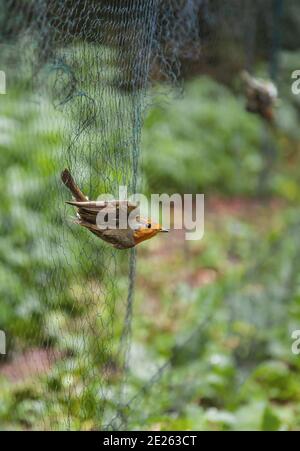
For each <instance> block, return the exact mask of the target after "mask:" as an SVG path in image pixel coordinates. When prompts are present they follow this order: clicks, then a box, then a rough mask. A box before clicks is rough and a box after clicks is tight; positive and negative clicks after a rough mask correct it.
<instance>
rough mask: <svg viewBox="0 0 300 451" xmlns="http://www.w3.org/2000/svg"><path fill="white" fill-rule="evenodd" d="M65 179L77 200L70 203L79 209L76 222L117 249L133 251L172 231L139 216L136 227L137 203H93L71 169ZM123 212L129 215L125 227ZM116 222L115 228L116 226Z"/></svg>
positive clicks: (124, 201) (64, 175) (119, 201)
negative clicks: (131, 217) (131, 218)
mask: <svg viewBox="0 0 300 451" xmlns="http://www.w3.org/2000/svg"><path fill="white" fill-rule="evenodd" d="M61 179H62V181H63V183H64V184H65V186H66V187H67V188H69V190H70V191H71V193H72V195H73V197H74V200H72V201H67V202H66V203H67V204H69V205H72V206H74V207H76V208H77V218H76V219H75V221H74V222H75V223H76V224H79V225H81V226H82V227H85V228H87V229H88V230H89V231H90V232H92V233H93V234H94V235H96V236H97V237H98V238H101V239H102V240H104V241H106V242H108V243H109V244H111V245H112V246H113V247H115V248H117V249H129V248H131V247H134V246H136V245H137V244H139V243H141V242H142V241H146V240H149V239H150V238H153V237H154V236H156V235H157V234H158V233H159V232H168V230H166V229H164V228H162V227H161V226H160V225H159V224H156V223H155V222H153V221H151V220H149V219H145V218H141V217H140V216H138V215H137V216H136V220H135V221H134V225H133V226H130V225H129V222H128V216H129V214H130V213H131V212H133V210H137V208H138V204H137V203H134V202H130V201H127V200H109V201H89V200H88V198H87V197H86V196H85V195H84V194H83V193H82V192H81V190H80V189H79V187H78V186H77V184H76V183H75V181H74V179H73V177H72V175H71V173H70V171H69V170H68V169H65V170H64V171H63V172H62V174H61ZM122 213H124V215H126V216H125V217H126V220H127V221H126V224H127V225H126V227H125V228H123V227H122V228H120V227H118V225H119V218H120V216H121V214H122ZM99 214H101V217H100V216H99ZM108 215H110V216H111V217H112V218H113V220H112V222H107V218H108ZM124 215H123V217H124ZM112 223H113V224H114V227H112V225H111V224H112Z"/></svg>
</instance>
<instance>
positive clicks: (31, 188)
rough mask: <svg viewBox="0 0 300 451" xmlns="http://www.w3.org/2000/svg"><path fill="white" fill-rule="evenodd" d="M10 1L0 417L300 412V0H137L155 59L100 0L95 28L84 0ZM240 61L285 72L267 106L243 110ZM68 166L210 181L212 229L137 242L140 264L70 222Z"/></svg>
mask: <svg viewBox="0 0 300 451" xmlns="http://www.w3.org/2000/svg"><path fill="white" fill-rule="evenodd" d="M2 2H3V5H2V6H3V8H1V13H0V14H1V16H0V22H1V20H2V21H3V22H2V24H5V26H4V25H3V27H2V34H1V43H2V44H1V45H0V50H1V57H0V70H4V71H5V72H6V74H7V88H6V91H7V92H6V94H5V95H0V165H1V178H0V189H1V194H2V197H1V205H0V211H1V215H0V330H2V331H4V332H5V333H6V336H7V353H6V355H1V356H0V384H1V392H0V427H1V429H4V430H6V429H22V430H23V429H25V430H31V429H84V430H92V429H98V428H101V429H105V428H107V429H109V428H111V429H122V428H123V429H129V430H132V429H146V430H275V431H276V430H299V429H300V407H299V405H300V404H299V401H300V378H299V371H300V355H295V354H293V352H292V344H293V341H294V340H293V339H292V333H293V331H295V330H299V329H300V275H299V274H300V242H299V227H300V209H299V202H300V184H299V183H300V175H299V170H298V168H299V166H298V165H299V160H300V129H299V116H300V94H299V95H296V94H293V93H292V90H291V87H292V83H293V81H295V80H293V79H292V73H293V72H294V71H295V70H300V31H299V30H300V4H299V2H297V0H290V1H289V2H283V1H279V0H265V1H262V0H256V1H252V2H250V1H246V0H243V2H242V4H243V5H242V7H241V5H240V3H239V2H236V1H232V2H229V1H228V2H226V1H225V2H224V1H222V2H220V1H192V2H185V1H184V2H178V3H176V2H175V6H174V2H172V1H170V2H165V3H164V6H163V5H162V4H161V5H160V9H159V10H158V11H156V15H155V17H154V16H153V14H152V13H153V11H152V9H151V8H153V5H152V3H153V2H151V1H145V2H144V8H146V7H147V8H148V9H149V11H150V15H149V16H148V14H149V11H148V10H147V11H146V9H144V10H143V11H142V13H141V14H142V18H143V20H144V19H145V21H144V22H143V23H144V26H145V29H146V30H147V32H145V36H146V37H147V39H146V38H145V37H144V41H143V43H144V44H143V45H144V47H145V48H146V49H148V50H147V51H148V52H149V55H150V56H149V55H148V53H147V55H148V56H149V66H147V68H146V67H145V66H144V63H145V60H144V57H143V53H141V52H140V51H139V49H138V50H134V51H133V50H132V48H136V46H137V45H138V39H137V36H131V35H130V33H129V31H128V30H127V29H126V27H125V32H124V30H123V31H121V28H122V27H121V26H120V24H119V22H118V20H119V19H118V18H117V15H115V16H112V18H110V19H111V20H112V22H111V21H110V20H108V19H109V16H105V14H112V13H108V12H107V11H106V9H105V8H104V6H103V5H102V10H101V12H102V16H97V15H96V17H99V18H100V22H101V18H103V21H104V22H103V23H106V22H105V21H107V23H108V24H109V26H107V28H106V32H105V34H104V35H103V36H102V35H100V32H99V33H98V34H97V30H98V29H97V27H98V26H99V24H97V23H96V21H93V20H90V21H89V20H85V16H84V13H82V11H83V9H82V5H81V2H80V1H76V2H73V6H74V3H76V8H75V7H74V8H72V2H64V8H65V9H64V10H63V9H61V10H60V9H59V5H60V6H61V2H59V1H56V2H55V1H52V2H43V1H42V2H36V5H37V3H39V5H38V6H37V8H41V5H42V4H45V5H46V6H47V7H48V8H46V10H39V16H38V17H39V20H37V19H36V17H35V12H36V10H34V9H32V7H33V4H34V2H30V1H28V2H23V7H22V8H20V5H19V4H18V2H17V1H3V0H2ZM25 3H26V8H27V9H26V8H25V6H24V5H25ZM68 3H70V4H71V5H69V4H68ZM94 3H95V2H91V5H94ZM102 3H103V2H99V5H100V4H102ZM108 3H109V4H110V6H111V8H112V9H113V8H118V5H119V3H118V2H117V1H112V0H111V1H110V2H108ZM131 3H132V2H130V1H128V2H127V1H126V5H127V4H128V5H129V6H130V5H131ZM137 3H138V4H139V6H140V5H141V4H142V3H143V2H141V1H140V0H139V1H138V2H137ZM179 3H180V6H178V5H179ZM181 3H182V4H181ZM49 5H50V6H49ZM128 5H127V6H128ZM151 5H152V6H151ZM123 6H124V2H123ZM129 6H128V7H129ZM55 7H57V9H55ZM69 7H70V8H69ZM130 7H131V6H130ZM53 8H54V9H53ZM68 8H69V9H68ZM91 8H92V6H91ZM95 8H96V7H95ZM16 11H18V14H17V13H16ZM71 11H72V12H71ZM80 12H81V14H79V13H80ZM98 12H99V11H98ZM44 14H45V17H46V19H48V20H42V19H41V17H42V16H43V15H44ZM89 14H90V17H91V18H92V17H94V16H93V10H92V9H91V10H90V11H89ZM130 14H132V12H131V13H130ZM134 14H138V9H137V10H134ZM131 17H132V16H131ZM148 17H151V20H150V19H149V23H148V22H147V21H148ZM113 20H114V21H115V22H113ZM153 21H155V24H156V25H157V28H156V33H155V34H154V36H152V35H151V36H152V38H151V39H152V41H151V45H149V46H148V47H147V45H148V44H147V42H148V37H149V33H150V31H149V30H152V25H151V26H150V25H149V24H150V22H151V24H153V23H154V22H153ZM66 23H68V24H69V25H68V28H66V25H65V24H66ZM29 24H30V27H31V28H30V27H29ZM32 24H35V25H34V27H33V25H32ZM49 24H50V25H49ZM145 24H146V25H145ZM47 27H48V29H47ZM51 27H52V28H51ZM28 30H29V31H28ZM51 30H55V33H53V34H51ZM83 30H84V31H83ZM130 30H131V28H130ZM67 31H68V32H67ZM113 32H114V33H119V36H121V37H120V38H119V39H117V40H114V39H113V38H112V34H113ZM122 33H123V34H122ZM124 33H125V34H124ZM41 36H42V38H43V39H44V38H45V36H46V41H45V40H44V41H43V43H42V45H40V41H39V39H40V38H41ZM61 36H63V39H62V38H61ZM91 36H92V37H91ZM96 36H97V37H98V36H100V37H99V43H98V42H97V40H96V38H95V37H96ZM124 36H126V37H128V36H131V37H128V41H129V43H128V42H127V41H126V39H125V38H124ZM83 42H84V45H83ZM139 42H140V41H139ZM24 43H25V44H26V45H24ZM46 44H47V45H46ZM129 47H130V48H131V47H132V48H131V50H130V53H129V52H128V55H129V56H128V55H127V53H126V51H128V48H129ZM12 49H13V51H12ZM41 49H42V51H41ZM53 49H55V58H54V59H55V61H54V63H53V64H54V66H55V64H56V66H55V67H56V69H55V70H57V67H58V68H59V71H60V72H59V76H57V72H56V75H55V80H54V81H53V80H52V81H51V86H52V88H51V89H50V90H49V89H48V81H47V82H45V80H46V78H45V73H47V80H48V79H49V77H50V78H51V77H52V75H53V70H52V69H53V66H50V69H49V64H50V63H49V61H50V60H51V58H53V53H54V52H53ZM115 49H117V50H115ZM99 52H100V53H101V59H100V58H99V54H100V53H99ZM115 52H117V53H115ZM122 53H123V57H121V56H120V55H121V54H122ZM63 54H64V57H63V56H62V55H63ZM95 58H99V59H98V60H97V64H96V63H95ZM141 60H143V61H142V62H141ZM33 61H34V66H33V65H32V62H33ZM88 63H89V64H88ZM141 65H143V67H142V68H141ZM70 68H72V70H74V71H75V74H77V75H76V76H74V77H73V72H72V71H71V70H70ZM244 69H247V70H248V71H249V72H250V73H252V74H253V75H254V76H256V77H262V78H264V79H267V80H272V81H273V82H274V83H275V84H276V85H277V87H278V92H279V100H278V102H277V103H276V106H275V107H274V121H273V122H272V123H270V122H268V121H267V120H266V119H264V118H263V117H261V116H260V115H259V114H253V113H250V112H248V111H247V110H246V97H245V86H244V83H243V81H242V79H241V71H242V70H244ZM49 74H50V76H49ZM66 79H67V83H66ZM75 80H77V81H78V84H79V85H80V89H79V88H78V90H77V91H76V100H75V101H74V97H75V96H74V91H72V90H71V91H68V87H70V86H72V83H73V84H74V85H75V84H76V82H75ZM104 81H105V83H106V84H105V88H103V91H102V90H101V89H99V86H102V85H104ZM53 87H54V89H53ZM76 89H77V88H76ZM91 98H92V99H93V100H92V101H90V99H91ZM62 99H63V100H62ZM70 99H73V100H72V102H73V103H71V106H70V105H69V104H70V102H69V100H70ZM74 102H75V103H74ZM104 104H105V105H104ZM95 105H96V106H95ZM98 105H100V107H101V108H102V107H103V108H104V112H105V114H104V115H103V122H101V121H102V119H101V120H100V119H98V117H100V116H101V115H100V113H99V111H100V107H99V108H98ZM66 109H68V112H66ZM128 111H129V113H128V115H127V113H126V112H128ZM137 111H138V113H136V112H137ZM132 112H134V113H135V114H131V113H132ZM124 113H125V114H124ZM79 116H80V122H79V123H78V117H79ZM91 117H92V118H93V120H92V125H90V123H89V120H90V118H91ZM95 117H96V119H95ZM66 118H67V119H66ZM93 121H94V122H93ZM121 121H122V126H120V124H121ZM87 123H89V125H88V127H87V128H84V132H83V133H82V130H81V131H80V133H81V137H80V138H78V136H77V133H78V130H80V126H82V125H83V127H86V124H87ZM78 124H79V125H78ZM101 127H102V128H101ZM99 129H101V130H102V131H101V132H97V130H99ZM132 129H135V130H136V131H135V133H133V132H132V133H131V130H132ZM103 130H105V131H103ZM120 130H121V131H120ZM80 133H78V135H79V134H80ZM74 136H77V138H78V139H77V141H76V142H75V140H74V139H73V138H74ZM82 136H83V137H82ZM72 137H73V138H72ZM100 141H101V144H99V142H100ZM103 143H105V145H104V144H103ZM123 147H124V149H125V150H126V149H128V150H126V152H127V153H126V154H122V151H121V148H122V149H123ZM74 148H76V149H79V150H78V152H77V153H76V152H75V150H74ZM95 149H96V150H97V152H98V153H99V155H100V157H99V158H98V157H97V158H98V159H97V160H95V158H94V157H95V155H96V153H97V152H96V150H95ZM131 149H133V151H131ZM137 149H140V158H139V159H138V157H137V155H136V154H137ZM124 161H125V162H124ZM95 162H96V163H95ZM69 164H70V165H71V166H72V167H73V168H74V171H75V173H76V175H77V177H78V178H79V182H80V186H82V187H83V189H85V191H86V192H88V193H89V194H91V193H92V192H95V191H97V189H98V190H100V189H101V190H102V192H103V191H104V190H107V191H108V190H110V189H111V190H114V189H115V188H116V186H117V185H118V183H119V182H121V181H124V177H125V181H127V182H128V183H129V184H130V186H131V189H132V191H134V190H135V189H136V186H138V187H139V189H140V190H142V192H143V193H145V194H147V195H150V194H151V193H164V192H165V193H169V194H172V193H181V194H184V193H194V194H195V193H204V194H205V235H204V238H203V239H202V240H201V241H189V242H188V241H185V239H184V231H171V232H170V234H169V235H168V236H165V235H164V236H161V237H160V236H159V237H157V238H156V239H153V240H151V241H149V242H146V243H143V244H142V245H141V246H140V247H139V248H138V249H137V265H136V268H135V267H134V263H133V257H132V255H131V256H130V255H127V251H126V252H124V253H123V254H122V255H121V256H120V253H119V252H117V254H115V252H114V251H110V250H107V247H106V245H102V244H101V243H100V244H99V243H98V241H97V240H94V238H93V237H89V238H88V239H89V243H87V242H86V240H87V235H86V232H85V231H81V230H80V231H77V229H76V227H75V226H74V225H72V224H71V223H70V224H68V225H67V226H66V225H65V224H66V220H65V219H66V217H69V216H70V215H71V214H72V209H67V210H66V209H65V207H64V206H63V201H64V200H66V199H68V197H69V193H67V192H66V191H64V189H63V188H62V187H61V184H60V182H59V173H60V170H61V169H63V167H62V166H63V165H69ZM91 173H92V174H94V177H96V176H97V174H98V173H101V180H100V181H98V182H97V183H98V185H97V186H95V185H94V184H93V178H92V177H91V176H90V174H91ZM124 174H125V175H124ZM99 177H100V176H99ZM97 180H98V179H97ZM93 190H94V191H93ZM113 192H114V191H113ZM61 212H63V213H61ZM78 243H79V244H78ZM128 259H130V262H129V264H128ZM128 268H129V269H128ZM128 271H129V283H128ZM134 272H135V277H136V283H135V296H134V303H133V305H132V297H131V294H132V289H133V279H134V277H133V276H134V274H133V273H134ZM128 290H129V295H128ZM126 299H127V301H126ZM126 302H127V305H125V304H126ZM128 306H129V307H128ZM124 315H125V316H124ZM120 400H121V401H120Z"/></svg>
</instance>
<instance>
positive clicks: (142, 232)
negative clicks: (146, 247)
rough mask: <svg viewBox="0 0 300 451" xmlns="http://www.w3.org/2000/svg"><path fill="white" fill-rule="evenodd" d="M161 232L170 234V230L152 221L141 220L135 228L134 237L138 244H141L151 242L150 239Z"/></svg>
mask: <svg viewBox="0 0 300 451" xmlns="http://www.w3.org/2000/svg"><path fill="white" fill-rule="evenodd" d="M160 232H168V230H167V229H164V228H163V227H162V226H161V225H160V224H157V223H155V222H154V221H151V220H150V219H144V218H140V220H139V222H138V223H137V225H136V227H135V230H134V234H133V236H134V239H135V242H136V244H139V243H141V242H142V241H146V240H150V238H153V237H154V236H155V235H157V234H158V233H160Z"/></svg>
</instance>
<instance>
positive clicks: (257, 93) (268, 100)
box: [241, 71, 278, 123]
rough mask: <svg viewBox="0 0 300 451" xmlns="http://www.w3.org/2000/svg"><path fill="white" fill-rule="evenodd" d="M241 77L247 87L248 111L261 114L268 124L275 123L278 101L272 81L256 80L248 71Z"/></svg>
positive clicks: (276, 91)
mask: <svg viewBox="0 0 300 451" xmlns="http://www.w3.org/2000/svg"><path fill="white" fill-rule="evenodd" d="M241 77H242V79H243V81H244V82H245V86H246V97H247V104H246V109H247V111H249V112H250V113H256V114H259V115H260V116H261V117H263V118H264V119H265V120H266V121H267V122H270V123H272V122H274V119H275V117H274V107H275V105H276V102H277V100H278V90H277V87H276V86H275V84H274V83H273V82H272V81H270V80H262V79H260V78H255V77H253V76H251V75H250V74H249V73H248V72H247V71H243V72H242V73H241Z"/></svg>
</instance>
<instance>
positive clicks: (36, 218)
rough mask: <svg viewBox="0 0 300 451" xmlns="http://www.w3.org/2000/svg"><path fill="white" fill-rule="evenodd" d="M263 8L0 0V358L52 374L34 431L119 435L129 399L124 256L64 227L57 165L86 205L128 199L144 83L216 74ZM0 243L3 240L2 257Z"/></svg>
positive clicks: (128, 293) (130, 283) (134, 181)
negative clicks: (0, 338)
mask: <svg viewBox="0 0 300 451" xmlns="http://www.w3.org/2000/svg"><path fill="white" fill-rule="evenodd" d="M224 3H226V5H224ZM241 3H242V7H241ZM262 3H263V6H264V8H265V7H266V5H265V4H266V2H265V1H264V2H262V1H259V0H257V1H256V2H253V1H252V2H250V1H244V2H238V1H232V2H223V1H217V0H216V1H208V0H182V1H173V0H167V1H159V0H105V1H100V0H97V1H96V0H72V1H71V0H70V1H69V0H67V1H66V0H27V1H20V0H1V13H0V23H1V65H3V67H5V70H6V74H7V80H8V87H9V90H8V96H9V104H4V106H3V105H1V107H2V108H4V110H5V112H6V116H7V117H9V118H10V119H9V121H8V123H7V124H6V127H7V129H8V130H9V129H10V127H14V130H16V131H15V132H14V135H13V137H12V135H11V134H10V135H9V140H10V141H9V143H6V144H4V145H9V148H10V151H11V166H10V168H9V169H8V170H7V171H6V174H5V177H4V180H3V189H9V191H10V198H9V203H8V205H6V211H7V214H6V215H5V217H4V219H3V221H2V228H3V231H4V238H3V239H2V238H1V240H3V243H2V255H1V259H2V263H3V268H5V262H6V261H7V259H8V258H10V259H12V258H13V259H14V261H13V262H12V261H10V266H11V267H13V268H14V271H13V272H9V273H8V271H5V269H3V270H2V272H1V277H2V279H3V280H2V282H3V283H2V286H3V287H4V288H1V289H2V290H3V292H2V296H3V299H4V300H3V303H4V304H5V306H6V309H7V310H8V311H10V312H11V315H14V321H13V322H11V323H10V324H14V326H12V328H11V330H7V331H6V332H7V336H8V351H9V353H8V355H9V356H10V355H13V354H22V353H23V356H24V358H23V360H22V365H21V369H20V371H21V372H22V373H23V377H26V375H28V374H30V373H31V372H32V361H34V358H35V359H36V360H35V373H36V372H38V373H39V374H40V376H41V377H43V376H44V374H45V373H47V372H48V370H49V368H50V367H51V377H50V378H48V379H47V389H46V390H45V394H44V403H45V404H46V405H47V416H43V412H44V411H45V410H43V409H41V415H40V418H39V424H38V425H37V427H38V428H44V429H65V428H67V429H84V428H85V429H101V428H106V427H107V428H111V427H117V428H121V427H125V424H126V422H125V420H124V415H123V411H124V409H126V408H127V407H128V405H130V403H128V402H129V401H128V400H130V398H132V396H129V397H128V394H127V393H126V390H125V388H126V384H125V379H126V374H127V371H126V370H127V361H128V352H129V348H130V336H131V319H132V312H133V294H134V278H135V266H136V257H135V251H123V252H121V253H120V252H119V251H115V250H113V249H112V248H111V247H109V246H108V245H105V244H102V242H100V240H97V239H96V238H95V237H94V236H92V235H91V234H88V233H86V231H85V230H81V229H80V228H79V227H76V226H75V225H74V224H73V223H72V220H71V219H70V216H72V214H73V211H72V209H71V208H70V207H67V206H65V203H64V201H65V200H68V199H69V196H70V195H69V193H68V192H67V191H66V189H65V188H64V187H63V185H62V183H61V181H60V173H61V171H62V170H63V169H64V168H65V167H68V168H69V169H70V170H71V172H72V174H73V176H74V178H75V179H76V181H77V183H78V185H79V186H80V187H81V189H82V191H83V192H84V193H85V194H86V195H88V196H89V198H90V199H94V198H97V197H98V195H99V194H102V193H111V194H112V195H113V196H114V197H118V188H119V186H120V185H125V186H127V187H128V194H132V193H134V192H136V190H137V188H138V186H139V183H140V180H139V170H138V169H139V153H140V137H141V128H142V123H143V114H144V111H145V107H146V105H147V102H148V101H149V98H148V96H147V93H148V88H149V86H150V83H151V82H152V81H153V80H161V81H163V80H164V81H171V82H173V83H177V82H178V81H179V80H180V77H181V74H182V73H183V74H184V71H185V67H186V66H185V64H184V63H186V61H187V60H188V61H189V68H190V67H195V68H196V67H198V66H199V65H200V66H201V68H203V71H205V70H207V67H208V66H209V65H210V66H211V64H212V62H213V63H214V64H215V65H216V66H217V65H218V51H220V47H219V45H217V44H216V43H217V41H218V39H219V37H220V36H221V37H222V39H224V47H223V50H222V51H224V48H225V45H226V39H228V40H230V41H233V40H235V39H236V37H241V36H242V37H243V38H245V34H244V25H245V23H246V21H247V17H248V12H249V10H251V12H252V14H255V15H257V14H259V11H260V8H261V7H262ZM269 3H271V0H270V2H269ZM221 29H222V32H221V31H220V30H221ZM250 34H251V35H252V33H250ZM248 44H249V42H248ZM243 45H244V44H243V42H242V43H241V44H240V46H241V53H242V52H243ZM249 45H251V46H252V47H253V45H254V44H253V43H251V42H250V44H249ZM242 59H243V58H242ZM241 65H242V66H243V65H244V63H243V62H242V63H241ZM195 70H196V69H195ZM197 70H199V69H197ZM9 105H14V106H15V110H14V112H12V111H11V110H10V106H9ZM15 111H17V114H16V113H15ZM29 124H34V125H33V126H32V125H31V126H30V127H29ZM20 142H21V145H22V148H23V154H22V155H17V153H16V151H15V150H16V148H17V147H18V146H20ZM16 158H18V159H21V164H20V165H18V166H16V167H15V165H14V161H15V160H14V159H16ZM20 168H21V169H20ZM28 173H30V174H31V175H32V176H31V178H30V181H28V176H26V174H28ZM4 187H5V188H4ZM5 234H7V235H8V234H10V235H13V237H14V240H13V250H11V249H8V247H7V246H8V245H6V244H5V242H4V240H5ZM12 256H13V257H12ZM28 261H30V270H29V271H28ZM23 287H26V290H24V288H23ZM8 306H9V307H8ZM24 312H26V315H25V313H24ZM28 312H29V314H30V315H29V318H30V325H31V326H30V328H28ZM25 317H26V318H27V319H26V320H25V319H24V318H25ZM29 357H30V358H29ZM29 362H30V363H29ZM162 369H164V366H163V367H162ZM133 399H134V398H133Z"/></svg>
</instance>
